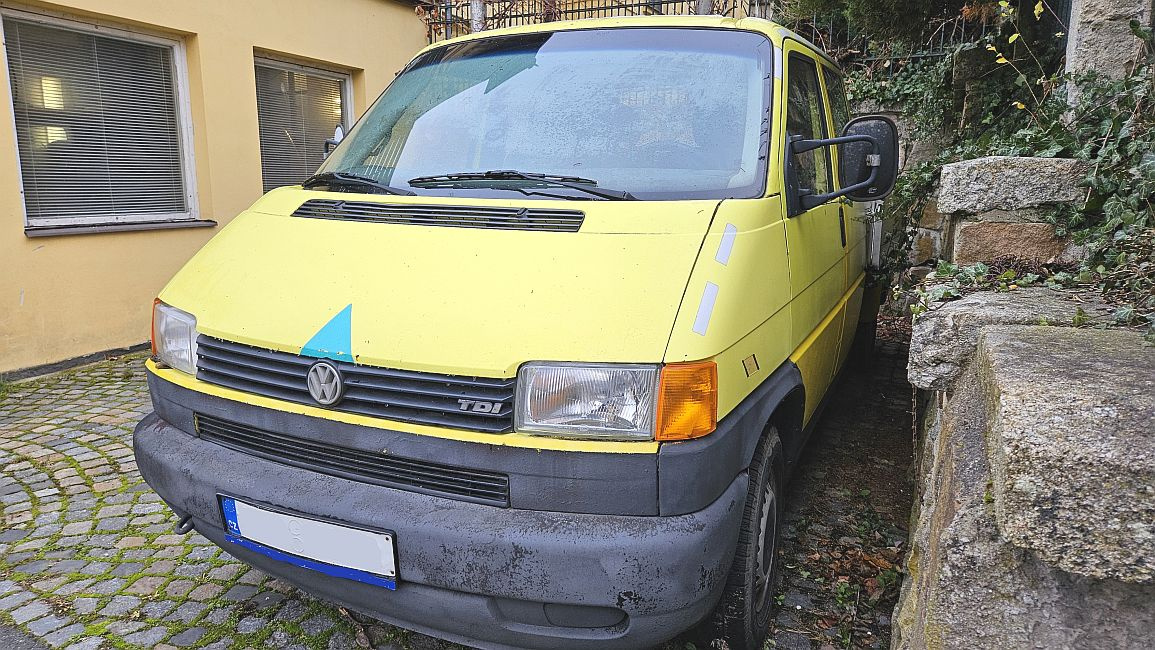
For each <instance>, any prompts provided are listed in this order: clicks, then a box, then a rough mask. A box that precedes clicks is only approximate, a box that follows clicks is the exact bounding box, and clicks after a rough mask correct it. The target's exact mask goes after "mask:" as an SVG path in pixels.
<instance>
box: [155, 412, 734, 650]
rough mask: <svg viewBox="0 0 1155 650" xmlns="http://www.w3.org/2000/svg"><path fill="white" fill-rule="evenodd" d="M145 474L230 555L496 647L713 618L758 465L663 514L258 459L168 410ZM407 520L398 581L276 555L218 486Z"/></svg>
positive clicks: (273, 500)
mask: <svg viewBox="0 0 1155 650" xmlns="http://www.w3.org/2000/svg"><path fill="white" fill-rule="evenodd" d="M133 440H134V448H135V451H136V458H137V464H138V465H139V467H140V471H141V474H142V475H143V476H144V478H145V480H146V481H147V482H148V484H149V485H150V486H152V488H153V489H154V490H156V492H157V493H158V494H160V496H161V497H162V498H163V499H164V500H165V501H166V502H168V504H169V505H170V506H171V507H172V508H173V509H174V510H175V511H176V512H177V513H178V514H180V515H190V516H191V517H192V522H193V525H194V526H195V528H196V530H197V531H199V532H200V533H201V534H203V535H204V536H205V537H207V538H208V539H210V540H212V541H213V542H215V543H217V544H218V545H220V546H222V547H223V548H225V549H226V550H227V551H228V552H229V553H230V554H232V555H235V556H236V557H238V558H239V559H241V560H243V561H245V562H246V563H248V564H251V565H253V566H256V567H258V568H260V569H262V570H263V571H266V572H267V573H270V574H272V575H276V576H278V577H280V578H282V579H284V580H286V581H288V582H291V583H293V584H295V585H297V586H299V587H301V588H302V589H304V590H306V591H308V592H311V593H314V594H317V595H320V596H322V597H324V598H326V599H328V600H332V601H335V602H338V603H341V604H343V605H345V606H347V607H351V608H353V609H356V610H359V611H362V612H365V613H367V614H370V615H372V616H374V617H377V618H380V619H382V620H385V621H388V622H391V623H395V624H397V625H400V626H402V627H405V628H409V629H413V630H418V631H421V632H425V633H429V634H433V635H436V636H440V637H444V638H448V639H451V640H454V641H458V642H462V643H468V644H473V645H479V646H483V647H495V648H496V647H519V648H558V647H592V646H598V647H600V648H639V647H645V646H649V645H653V644H657V643H660V642H662V641H664V640H666V639H669V638H671V637H673V636H675V635H677V634H678V633H679V632H682V631H684V630H686V629H688V628H689V627H691V626H692V625H694V624H696V623H697V622H698V621H701V620H702V619H703V618H705V617H706V616H707V615H708V614H709V613H710V611H711V610H712V609H713V607H714V604H715V603H716V602H717V600H718V598H719V596H720V594H721V591H722V588H723V586H724V583H725V580H726V577H727V574H728V572H729V568H730V565H731V563H732V561H733V553H734V548H735V546H736V544H737V535H738V528H739V524H740V519H741V515H742V505H743V501H744V499H745V496H746V491H747V476H746V473H745V472H741V473H739V474H738V476H737V478H736V479H734V480H733V481H732V482H731V483H730V485H729V486H728V487H727V488H726V489H725V490H724V491H723V492H722V494H721V496H720V497H719V498H717V499H716V500H715V501H714V502H713V503H711V504H709V505H708V506H707V507H706V508H704V509H702V510H700V511H698V512H694V513H691V514H687V515H680V516H668V517H655V516H629V515H602V514H573V513H562V512H550V511H537V510H521V509H515V508H500V507H494V506H489V505H480V504H474V503H467V502H463V501H456V500H451V499H446V498H441V497H435V496H428V495H423V494H417V493H414V492H407V491H403V490H397V489H392V488H387V487H382V486H377V485H370V484H366V483H360V482H356V481H351V480H346V479H342V478H336V477H332V476H326V475H323V474H320V473H317V472H313V471H309V470H306V469H300V468H296V467H291V466H287V465H282V464H279V463H276V462H272V461H267V460H262V459H259V458H255V457H252V456H249V455H246V454H243V453H241V452H238V451H234V450H232V449H229V448H226V447H223V446H221V445H217V444H214V443H211V442H208V441H205V440H201V439H200V438H197V437H196V436H194V435H192V434H190V433H187V432H185V431H183V430H181V429H179V428H177V427H175V426H173V425H172V424H169V423H168V422H166V421H165V420H163V419H161V418H160V417H158V416H157V415H155V414H153V415H150V416H148V417H146V418H145V419H144V420H143V421H141V423H140V424H139V425H138V426H137V428H136V432H135V435H134V439H133ZM220 494H224V495H228V496H235V497H242V498H245V499H246V500H248V501H251V502H254V503H263V504H267V505H269V506H274V507H276V508H279V509H284V510H290V511H294V512H299V513H302V514H305V515H313V516H320V517H324V518H328V519H332V520H334V521H335V522H343V523H347V524H352V525H360V526H368V527H378V528H388V529H390V530H392V531H394V532H395V534H396V540H397V554H398V572H399V575H398V587H397V590H396V591H389V590H386V589H383V588H380V587H374V586H370V585H367V584H363V583H360V582H354V581H350V580H345V579H341V578H334V577H330V576H328V575H324V574H321V573H317V572H314V571H310V570H307V569H301V568H297V567H294V566H291V565H289V564H285V563H281V562H277V561H275V560H272V559H269V558H268V557H266V556H264V555H260V554H257V553H255V552H252V551H249V550H247V549H245V548H242V547H239V546H237V545H235V544H232V543H230V542H228V541H226V540H225V539H224V529H223V522H222V517H221V513H220V508H219V505H218V495H220Z"/></svg>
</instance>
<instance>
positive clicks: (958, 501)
mask: <svg viewBox="0 0 1155 650" xmlns="http://www.w3.org/2000/svg"><path fill="white" fill-rule="evenodd" d="M1076 308H1079V309H1082V310H1083V312H1084V313H1087V314H1090V315H1091V318H1092V319H1099V320H1101V321H1103V322H1106V321H1108V320H1109V317H1110V313H1111V311H1112V309H1111V307H1109V306H1107V305H1103V304H1100V303H1099V302H1098V300H1097V297H1096V296H1094V295H1078V294H1070V293H1067V292H1052V291H1050V290H1047V289H1022V290H1018V291H1013V292H1008V293H980V294H973V295H971V296H968V297H966V298H964V299H962V300H959V301H956V302H952V303H947V304H945V305H942V306H941V307H940V308H938V309H936V310H933V311H931V312H928V313H927V314H925V315H923V316H922V317H921V318H920V319H919V320H918V321H917V322H916V323H915V326H914V333H913V337H912V341H911V360H910V366H909V372H908V376H909V378H910V380H911V383H912V384H914V385H915V386H916V387H917V388H918V389H920V390H919V393H920V400H919V401H920V404H921V405H922V412H921V418H920V419H921V421H922V426H921V429H922V430H921V431H920V440H919V442H920V445H919V447H920V452H919V456H918V478H919V480H918V485H919V491H920V494H919V498H918V499H917V501H916V506H915V511H914V513H913V514H912V527H911V546H910V553H909V558H908V567H907V570H908V573H907V577H906V581H905V583H904V585H903V592H902V596H901V598H900V602H899V605H898V607H897V609H896V612H895V636H894V644H893V647H895V648H899V649H903V650H906V649H911V650H914V649H922V648H932V649H937V648H1147V647H1150V640H1151V639H1152V638H1155V348H1151V347H1146V346H1144V344H1143V341H1142V339H1141V337H1140V336H1139V335H1138V334H1136V333H1134V332H1130V331H1125V330H1111V329H1085V328H1075V327H1072V323H1073V319H1074V315H1075V313H1076ZM1041 323H1045V325H1042V324H1041Z"/></svg>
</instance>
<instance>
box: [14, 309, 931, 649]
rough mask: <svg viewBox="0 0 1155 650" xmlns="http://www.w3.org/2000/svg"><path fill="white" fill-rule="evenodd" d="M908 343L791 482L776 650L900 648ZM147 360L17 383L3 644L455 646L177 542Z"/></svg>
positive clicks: (854, 398) (895, 336) (823, 434)
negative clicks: (147, 445) (892, 622)
mask: <svg viewBox="0 0 1155 650" xmlns="http://www.w3.org/2000/svg"><path fill="white" fill-rule="evenodd" d="M902 336H903V332H902V331H901V327H898V328H897V329H896V328H895V327H890V328H883V338H884V339H885V340H883V341H881V343H880V355H879V358H878V359H877V362H876V364H875V366H874V368H873V370H872V371H870V372H868V373H861V372H860V373H857V374H855V373H851V374H848V375H847V376H845V377H844V378H843V380H842V382H841V383H840V384H839V386H838V387H837V388H836V389H835V390H837V391H838V393H837V397H836V398H835V399H834V400H833V402H832V403H831V404H830V406H829V408H828V409H827V412H826V414H825V416H824V417H823V419H822V421H821V424H820V426H819V427H818V428H817V429H816V431H815V433H814V437H813V439H812V441H811V444H810V447H809V449H808V451H807V454H806V457H805V460H804V462H803V464H802V466H801V467H800V469H799V471H798V473H797V475H796V476H795V478H794V481H793V482H792V485H791V488H790V497H789V503H790V504H791V505H790V507H789V512H788V525H787V528H786V531H785V535H786V539H785V544H784V548H783V561H784V562H785V565H784V570H783V572H782V573H783V577H784V578H783V579H784V584H783V586H782V591H781V593H780V595H779V596H778V600H779V602H780V604H781V608H780V612H779V615H778V618H777V620H776V621H775V623H774V635H773V639H774V640H773V641H772V642H771V643H770V645H771V646H775V645H776V646H777V647H781V648H809V647H815V646H817V647H822V646H831V647H887V646H888V638H889V615H890V612H891V610H892V608H893V605H894V600H895V596H896V592H897V586H898V583H899V581H900V578H901V574H900V573H899V568H898V565H899V560H900V559H901V555H902V553H903V552H904V542H905V540H906V531H905V529H904V526H905V523H906V520H907V516H908V513H909V512H910V500H911V493H910V489H909V483H908V479H907V472H908V467H909V462H910V455H911V441H910V430H911V429H910V413H909V404H910V388H909V386H908V385H907V384H906V381H905V378H904V377H905V353H906V349H905V343H904V342H903V338H902ZM141 362H142V357H140V356H129V357H124V358H121V359H114V360H110V361H107V362H104V363H99V364H95V365H91V366H87V367H84V368H80V369H77V370H74V371H70V372H66V373H62V374H58V375H54V376H51V377H47V378H42V379H38V380H33V381H29V382H23V383H19V384H14V385H7V386H3V385H0V506H2V508H3V510H2V515H3V520H2V523H0V643H2V644H3V646H4V647H16V648H44V647H47V646H51V647H63V648H70V649H77V650H81V649H87V650H93V649H95V648H99V647H107V648H112V647H142V646H143V647H154V646H155V647H195V648H202V647H203V648H243V647H250V646H267V647H283V648H306V647H308V648H355V647H370V646H373V647H379V648H415V649H421V648H425V649H428V648H446V647H449V646H448V644H443V643H440V642H437V641H435V640H433V639H430V638H428V637H425V636H422V635H418V634H412V633H408V632H406V631H404V630H399V629H396V628H391V627H388V626H382V625H377V624H373V623H372V622H371V621H368V620H366V619H359V618H355V617H353V616H351V615H350V614H349V613H347V612H345V611H343V610H341V609H339V608H335V607H332V606H330V605H327V604H325V603H322V602H319V601H316V600H313V599H311V598H309V597H308V596H306V595H304V594H302V593H300V592H298V591H296V590H295V589H293V588H291V587H289V586H288V585H285V584H284V583H281V582H279V581H277V580H274V579H271V578H269V577H268V576H266V575H264V574H262V573H260V572H259V571H256V570H252V569H248V568H247V567H245V566H244V565H242V564H240V563H238V562H236V561H235V560H233V559H232V558H231V557H230V556H228V555H227V554H225V553H223V552H221V551H220V550H219V549H218V548H217V547H215V546H213V545H211V544H210V543H209V542H207V541H206V540H205V539H204V538H202V537H200V536H199V535H197V534H195V533H193V534H190V535H187V536H177V535H173V534H172V524H173V520H172V517H171V514H170V513H169V512H168V511H167V509H166V508H165V506H164V505H163V504H162V503H161V502H160V500H159V498H158V497H157V496H156V495H155V494H153V493H152V492H151V491H150V490H149V489H148V486H147V485H145V484H144V483H143V482H142V480H141V478H140V475H139V473H138V472H137V470H136V465H135V463H134V462H133V458H132V446H131V445H132V442H131V434H132V427H133V426H134V424H135V423H136V421H137V420H139V419H140V418H141V417H142V416H143V415H144V414H145V413H146V412H147V411H148V409H149V406H148V395H147V390H146V388H145V384H144V376H143V370H142V365H141ZM689 643H690V642H685V643H682V642H679V645H687V644H689Z"/></svg>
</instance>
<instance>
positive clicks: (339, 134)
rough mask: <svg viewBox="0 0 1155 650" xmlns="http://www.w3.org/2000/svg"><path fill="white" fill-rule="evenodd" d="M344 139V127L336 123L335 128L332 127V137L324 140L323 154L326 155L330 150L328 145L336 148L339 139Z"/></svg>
mask: <svg viewBox="0 0 1155 650" xmlns="http://www.w3.org/2000/svg"><path fill="white" fill-rule="evenodd" d="M344 139H345V129H343V128H341V125H340V124H338V125H337V128H335V129H333V137H332V138H331V139H329V140H326V141H325V154H324V155H326V156H328V155H329V151H330V149H329V147H334V148H336V146H337V145H339V144H341V141H342V140H344Z"/></svg>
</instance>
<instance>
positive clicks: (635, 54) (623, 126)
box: [320, 28, 772, 200]
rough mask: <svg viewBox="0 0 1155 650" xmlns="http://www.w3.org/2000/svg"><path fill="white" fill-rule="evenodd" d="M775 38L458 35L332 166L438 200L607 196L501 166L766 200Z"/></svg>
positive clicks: (393, 91)
mask: <svg viewBox="0 0 1155 650" xmlns="http://www.w3.org/2000/svg"><path fill="white" fill-rule="evenodd" d="M770 48H771V46H770V43H769V41H768V40H767V39H766V38H765V37H764V36H761V35H758V34H754V33H751V32H743V31H737V30H721V29H667V28H660V29H643V28H625V29H590V30H574V31H559V32H548V33H533V34H522V35H514V36H499V37H490V38H485V39H479V40H474V41H465V42H462V43H457V44H451V45H447V46H444V47H440V48H437V49H434V50H430V51H429V52H426V53H425V54H423V55H422V56H420V57H419V58H418V59H416V60H415V61H413V62H412V63H411V64H410V65H409V66H408V67H407V68H406V69H405V70H404V71H403V72H402V73H401V75H400V76H398V77H397V79H395V80H394V81H393V83H392V84H390V86H389V88H388V89H387V90H386V91H385V93H384V94H383V95H382V96H381V97H380V98H379V99H378V100H377V102H376V103H375V104H374V105H373V106H372V107H371V108H370V109H369V111H368V112H367V113H366V114H365V115H364V116H363V117H362V118H361V120H360V121H359V122H358V123H357V125H356V126H355V127H354V128H353V130H352V131H351V132H350V133H349V135H348V136H347V137H346V138H345V140H344V141H343V142H342V143H341V144H340V146H338V147H337V149H336V150H335V151H334V152H333V153H332V155H330V156H329V159H328V160H327V161H326V162H325V164H324V165H322V166H321V169H320V171H321V172H340V173H345V174H355V175H357V176H362V177H367V178H371V179H374V180H376V181H378V182H380V183H383V184H386V185H389V186H391V187H393V188H399V189H412V190H413V191H415V192H417V193H418V194H424V195H436V196H486V197H506V196H510V195H511V194H510V193H511V192H519V191H520V192H522V193H525V192H526V190H527V188H532V193H533V194H534V195H539V194H540V195H543V196H547V197H556V198H566V199H597V198H598V197H597V196H594V195H591V194H590V193H586V192H581V191H575V190H574V189H573V188H567V187H564V186H560V185H557V184H555V183H549V182H547V181H530V180H527V179H525V178H524V177H523V178H516V177H510V176H509V175H502V174H483V172H493V171H495V170H516V171H517V172H522V173H526V174H545V175H550V176H557V177H564V178H576V179H579V180H580V181H581V182H584V183H588V182H590V181H596V183H597V185H596V187H598V188H605V189H608V190H617V191H621V192H627V193H629V194H630V195H632V196H633V197H636V198H638V199H643V200H677V199H690V198H749V197H754V196H760V195H761V194H762V193H763V191H764V188H765V176H766V168H765V166H766V148H767V132H768V116H769V111H768V103H769V89H770V79H771V72H772V70H771V66H772V63H771V61H772V57H771V49H770ZM446 175H450V176H448V177H447V178H445V179H442V180H441V181H438V182H430V179H429V178H425V179H421V177H431V176H446ZM410 180H415V183H414V184H413V185H410V184H409V181H410Z"/></svg>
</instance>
